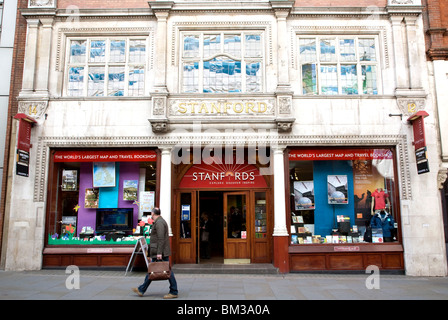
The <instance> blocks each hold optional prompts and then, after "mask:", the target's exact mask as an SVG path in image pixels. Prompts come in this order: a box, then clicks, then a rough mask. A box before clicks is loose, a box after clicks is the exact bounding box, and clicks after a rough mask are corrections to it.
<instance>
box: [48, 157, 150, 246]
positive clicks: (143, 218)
mask: <svg viewBox="0 0 448 320" xmlns="http://www.w3.org/2000/svg"><path fill="white" fill-rule="evenodd" d="M51 154H52V158H51V162H50V170H49V186H48V207H47V220H46V221H47V228H46V230H47V238H48V240H47V244H48V245H90V244H94V245H96V244H100V245H104V244H135V243H136V241H137V239H138V238H139V237H141V236H145V235H149V231H150V227H151V219H150V213H151V210H152V208H153V207H154V206H155V203H156V195H157V153H156V151H155V150H150V149H136V150H129V149H125V150H104V149H100V150H53V151H52V153H51Z"/></svg>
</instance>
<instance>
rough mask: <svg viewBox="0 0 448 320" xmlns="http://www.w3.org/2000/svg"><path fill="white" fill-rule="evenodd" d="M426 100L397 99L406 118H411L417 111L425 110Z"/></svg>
mask: <svg viewBox="0 0 448 320" xmlns="http://www.w3.org/2000/svg"><path fill="white" fill-rule="evenodd" d="M425 103H426V99H425V98H412V97H409V98H397V104H398V108H399V109H400V111H401V112H402V113H403V115H404V116H407V117H410V116H411V115H413V114H414V113H416V112H417V111H421V110H424V109H425Z"/></svg>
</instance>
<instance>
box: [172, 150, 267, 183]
mask: <svg viewBox="0 0 448 320" xmlns="http://www.w3.org/2000/svg"><path fill="white" fill-rule="evenodd" d="M212 159H213V158H212ZM208 160H210V159H208ZM214 160H217V159H214ZM207 162H208V163H210V161H207ZM216 162H219V161H213V163H211V164H206V163H204V162H203V163H201V164H198V165H193V166H192V167H191V168H190V169H188V171H187V172H186V173H185V175H184V177H183V178H182V180H181V182H180V185H179V188H187V189H192V188H194V189H197V188H222V189H229V188H231V189H234V188H267V184H266V180H265V179H264V177H263V176H262V175H260V171H259V170H258V168H257V167H256V166H255V165H252V164H247V163H244V164H238V163H236V160H235V159H234V161H233V163H230V164H225V163H216Z"/></svg>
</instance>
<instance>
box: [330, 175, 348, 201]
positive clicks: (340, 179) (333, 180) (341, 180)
mask: <svg viewBox="0 0 448 320" xmlns="http://www.w3.org/2000/svg"><path fill="white" fill-rule="evenodd" d="M327 190H328V204H348V179H347V175H329V176H327Z"/></svg>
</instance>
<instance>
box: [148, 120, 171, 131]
mask: <svg viewBox="0 0 448 320" xmlns="http://www.w3.org/2000/svg"><path fill="white" fill-rule="evenodd" d="M149 122H150V123H151V128H152V131H153V132H154V133H166V132H168V130H169V124H168V120H167V119H150V120H149Z"/></svg>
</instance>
